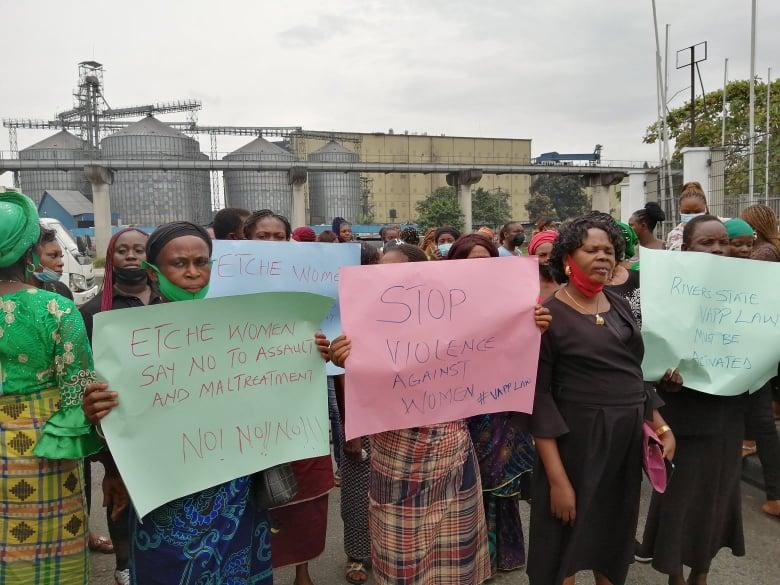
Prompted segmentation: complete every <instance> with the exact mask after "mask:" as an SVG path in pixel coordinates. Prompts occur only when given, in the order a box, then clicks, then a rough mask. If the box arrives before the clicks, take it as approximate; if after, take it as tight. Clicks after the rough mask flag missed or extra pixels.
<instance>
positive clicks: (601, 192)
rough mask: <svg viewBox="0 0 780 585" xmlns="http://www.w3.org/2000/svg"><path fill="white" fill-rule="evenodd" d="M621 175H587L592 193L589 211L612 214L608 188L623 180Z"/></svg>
mask: <svg viewBox="0 0 780 585" xmlns="http://www.w3.org/2000/svg"><path fill="white" fill-rule="evenodd" d="M624 176H625V175H623V174H622V173H602V174H600V175H587V182H588V184H589V186H590V187H591V189H593V192H592V194H591V209H592V210H593V211H601V212H602V213H612V205H611V202H610V199H609V188H610V187H611V186H612V185H617V184H618V183H620V181H622V180H623V177H624Z"/></svg>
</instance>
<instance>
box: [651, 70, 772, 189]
mask: <svg viewBox="0 0 780 585" xmlns="http://www.w3.org/2000/svg"><path fill="white" fill-rule="evenodd" d="M755 92H756V102H755V124H756V129H755V131H756V136H757V138H756V143H757V144H756V170H757V172H756V174H755V177H756V185H757V186H761V187H763V184H764V174H763V170H764V160H765V159H764V157H765V153H766V147H767V145H766V142H765V140H764V137H765V136H766V131H767V128H766V92H767V84H766V83H758V82H757V83H756V86H755ZM726 97H727V116H726V146H727V147H729V154H728V156H727V158H726V193H727V194H731V195H739V194H742V193H746V192H747V191H748V142H749V139H750V134H749V129H750V123H749V112H750V83H749V82H748V80H745V79H743V80H737V81H732V82H730V83H729V84H728V86H727V87H726ZM771 102H772V103H771V104H770V110H769V112H770V113H769V118H770V120H769V126H770V127H769V132H770V142H769V157H770V163H769V168H770V178H769V181H770V192H772V193H775V194H777V193H779V192H780V80H775V81H773V82H772V92H771ZM722 107H723V90H717V91H711V92H709V93H707V94H705V95H704V96H699V97H697V98H696V136H695V139H696V140H695V144H696V146H711V147H718V146H720V145H721V125H722V117H721V111H722ZM668 122H669V136H670V137H671V139H673V140H674V153H673V157H672V160H673V162H680V161H681V160H682V156H681V154H680V150H681V149H682V148H684V147H686V146H690V144H691V124H690V102H688V103H686V104H684V105H682V106H680V107H678V108H675V109H673V110H671V111H670V112H669V115H668ZM659 135H660V124H659V123H658V122H655V123H653V124H651V125H650V126H648V127H647V131H646V132H645V136H644V138H643V142H645V143H647V144H654V143H655V142H656V141H657V140H658V139H659Z"/></svg>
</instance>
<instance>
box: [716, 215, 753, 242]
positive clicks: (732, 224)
mask: <svg viewBox="0 0 780 585" xmlns="http://www.w3.org/2000/svg"><path fill="white" fill-rule="evenodd" d="M723 225H725V226H726V232H728V234H729V239H732V238H741V237H742V236H750V237H751V238H752V237H754V236H755V235H756V232H755V230H754V229H753V228H752V227H751V225H750V224H749V223H748V222H746V221H745V220H744V219H739V218H738V217H735V218H734V219H730V220H728V221H727V222H725V223H724V224H723Z"/></svg>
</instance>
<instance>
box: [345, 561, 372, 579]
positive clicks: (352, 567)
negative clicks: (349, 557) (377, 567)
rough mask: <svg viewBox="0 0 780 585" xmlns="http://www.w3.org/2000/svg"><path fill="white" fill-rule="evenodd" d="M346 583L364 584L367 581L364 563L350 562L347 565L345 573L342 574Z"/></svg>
mask: <svg viewBox="0 0 780 585" xmlns="http://www.w3.org/2000/svg"><path fill="white" fill-rule="evenodd" d="M344 578H345V579H346V580H347V583H351V584H352V585H364V584H365V582H366V581H368V571H367V570H366V565H365V564H363V563H360V562H352V563H349V564H348V565H347V573H346V575H344Z"/></svg>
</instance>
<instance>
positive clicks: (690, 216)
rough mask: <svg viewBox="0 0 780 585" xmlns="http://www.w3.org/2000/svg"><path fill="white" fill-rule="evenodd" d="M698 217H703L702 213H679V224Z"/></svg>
mask: <svg viewBox="0 0 780 585" xmlns="http://www.w3.org/2000/svg"><path fill="white" fill-rule="evenodd" d="M700 215H704V213H681V214H680V222H681V223H688V222H689V221H691V220H692V219H693V218H694V217H699V216H700Z"/></svg>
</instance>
